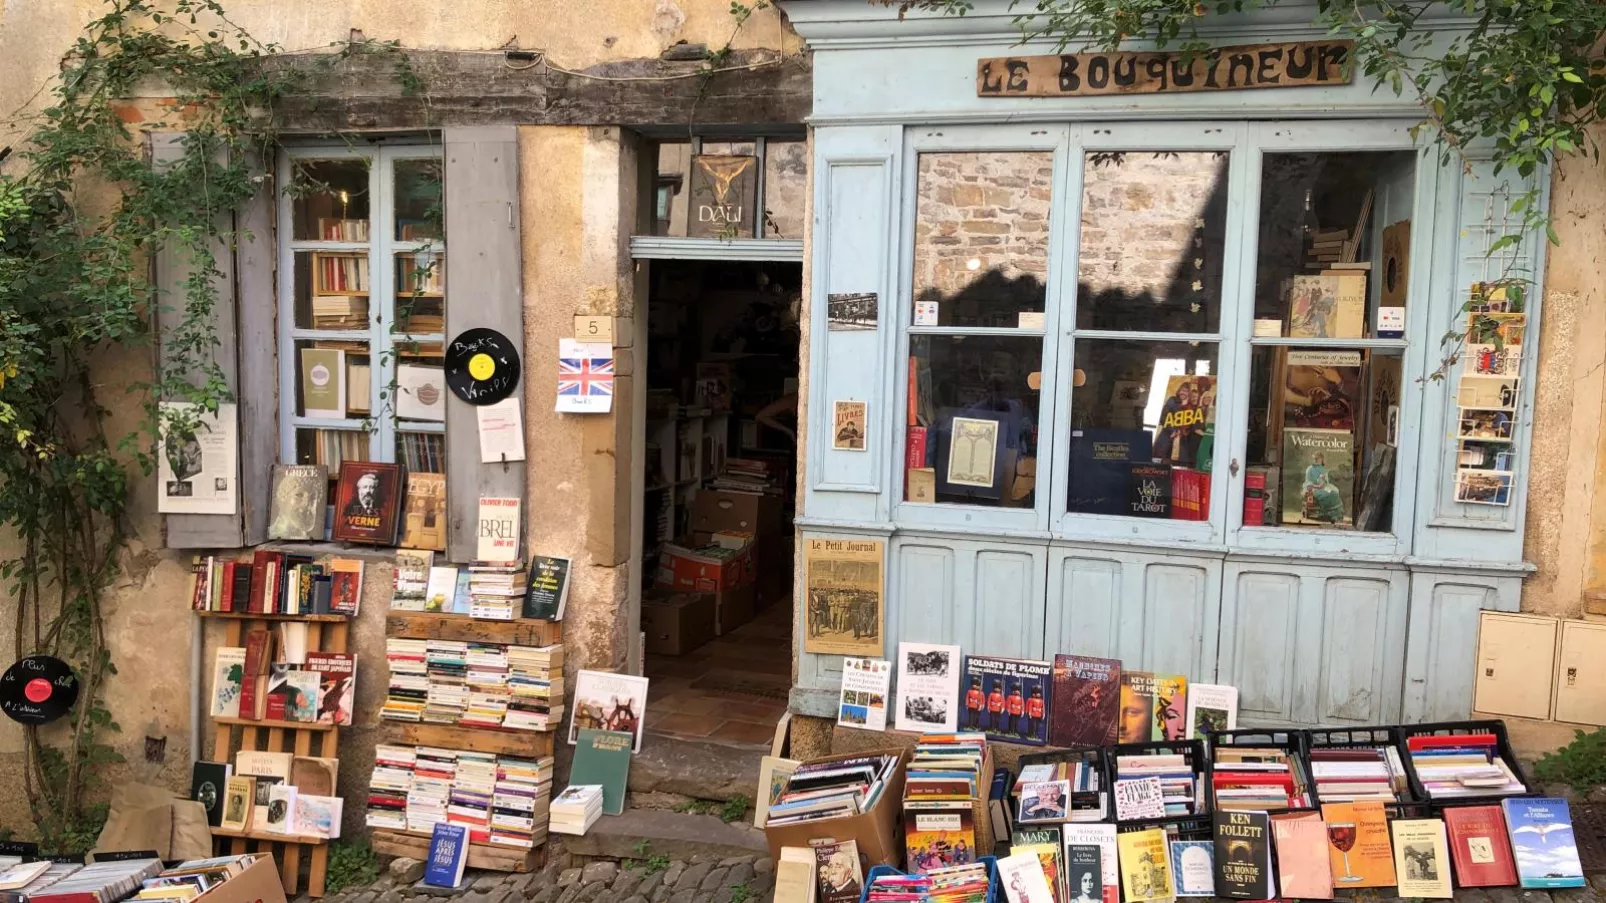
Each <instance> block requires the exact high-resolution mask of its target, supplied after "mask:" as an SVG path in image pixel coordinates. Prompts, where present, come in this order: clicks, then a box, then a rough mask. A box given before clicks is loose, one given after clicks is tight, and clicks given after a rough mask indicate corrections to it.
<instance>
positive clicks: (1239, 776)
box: [1211, 771, 1294, 789]
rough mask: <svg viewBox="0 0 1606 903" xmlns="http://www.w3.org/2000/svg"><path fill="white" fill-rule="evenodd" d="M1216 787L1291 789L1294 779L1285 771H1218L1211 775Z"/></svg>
mask: <svg viewBox="0 0 1606 903" xmlns="http://www.w3.org/2000/svg"><path fill="white" fill-rule="evenodd" d="M1211 780H1212V781H1214V782H1215V785H1216V786H1217V787H1224V786H1225V787H1267V786H1271V787H1287V788H1289V789H1293V786H1294V779H1293V778H1292V777H1290V776H1289V775H1288V774H1287V773H1286V772H1285V773H1282V774H1261V773H1256V772H1239V771H1233V772H1224V771H1218V772H1216V773H1215V774H1214V775H1212V776H1211Z"/></svg>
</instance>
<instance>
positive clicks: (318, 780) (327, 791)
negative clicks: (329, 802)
mask: <svg viewBox="0 0 1606 903" xmlns="http://www.w3.org/2000/svg"><path fill="white" fill-rule="evenodd" d="M339 778H340V760H339V759H326V758H321V757H318V756H296V757H295V758H293V759H291V760H290V780H289V783H290V786H292V787H294V788H296V789H297V790H299V791H301V792H302V793H307V794H311V795H313V796H334V795H335V787H336V784H337V782H338V781H339Z"/></svg>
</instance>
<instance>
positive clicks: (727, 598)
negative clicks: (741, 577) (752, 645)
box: [712, 583, 758, 636]
mask: <svg viewBox="0 0 1606 903" xmlns="http://www.w3.org/2000/svg"><path fill="white" fill-rule="evenodd" d="M712 595H713V597H714V636H724V635H725V634H727V633H730V632H731V631H732V630H735V629H736V628H738V627H740V626H742V625H743V624H746V623H747V622H748V621H751V620H753V611H754V609H755V608H756V607H757V603H756V601H755V600H756V599H757V598H758V587H756V586H755V585H754V584H752V583H745V584H743V585H741V586H738V587H736V588H735V589H726V590H720V591H719V592H717V593H713V594H712Z"/></svg>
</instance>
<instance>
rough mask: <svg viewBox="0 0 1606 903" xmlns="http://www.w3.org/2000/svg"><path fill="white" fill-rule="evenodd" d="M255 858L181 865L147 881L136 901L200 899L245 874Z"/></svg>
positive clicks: (230, 857) (206, 860)
mask: <svg viewBox="0 0 1606 903" xmlns="http://www.w3.org/2000/svg"><path fill="white" fill-rule="evenodd" d="M256 859H257V857H256V856H253V855H240V856H219V857H217V858H216V859H192V860H190V861H188V862H181V863H179V864H178V865H177V866H175V867H173V868H170V869H168V870H166V871H164V872H162V873H161V874H160V875H156V876H155V877H151V878H146V879H145V880H144V882H143V886H142V888H141V890H140V892H139V893H137V894H135V895H134V899H135V900H171V901H182V900H189V899H193V898H195V897H199V896H200V895H201V894H204V893H206V892H207V891H209V890H211V889H212V888H214V887H217V886H218V885H220V884H222V883H223V882H225V881H227V880H229V879H230V878H233V877H234V876H236V875H238V874H240V873H241V872H243V871H245V870H246V869H247V868H249V867H250V866H251V864H252V863H254V862H256Z"/></svg>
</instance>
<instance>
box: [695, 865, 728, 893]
mask: <svg viewBox="0 0 1606 903" xmlns="http://www.w3.org/2000/svg"><path fill="white" fill-rule="evenodd" d="M730 872H731V870H730V869H725V868H716V869H714V870H713V871H711V872H709V873H708V876H707V877H706V878H704V879H703V880H702V881H701V882H700V883H699V884H698V885H697V889H698V890H700V891H711V890H714V889H716V888H721V887H724V886H725V876H726V875H729V874H730Z"/></svg>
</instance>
